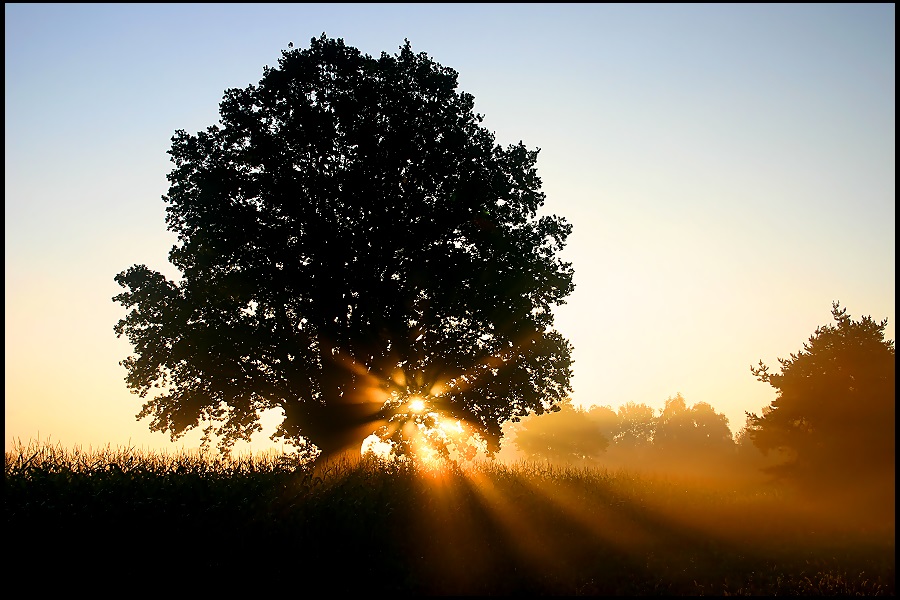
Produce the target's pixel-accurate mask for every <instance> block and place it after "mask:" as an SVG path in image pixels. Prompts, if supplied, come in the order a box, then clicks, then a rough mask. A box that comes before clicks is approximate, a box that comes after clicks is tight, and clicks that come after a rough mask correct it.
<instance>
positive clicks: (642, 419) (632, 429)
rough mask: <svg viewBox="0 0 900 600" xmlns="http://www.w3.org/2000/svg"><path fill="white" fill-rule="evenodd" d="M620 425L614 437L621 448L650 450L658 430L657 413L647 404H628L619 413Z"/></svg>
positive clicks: (622, 406) (621, 407) (620, 408)
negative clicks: (654, 434)
mask: <svg viewBox="0 0 900 600" xmlns="http://www.w3.org/2000/svg"><path fill="white" fill-rule="evenodd" d="M617 414H618V416H619V424H618V427H617V428H616V435H615V437H614V440H615V443H616V446H617V447H619V448H632V449H639V448H649V447H650V446H651V444H652V443H653V433H654V430H655V429H656V415H655V411H654V410H653V409H652V408H650V407H649V406H647V405H646V404H643V403H642V404H635V403H634V402H626V403H625V404H623V405H621V406H620V407H619V410H618V411H617Z"/></svg>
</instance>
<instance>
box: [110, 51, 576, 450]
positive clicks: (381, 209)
mask: <svg viewBox="0 0 900 600" xmlns="http://www.w3.org/2000/svg"><path fill="white" fill-rule="evenodd" d="M456 88H457V73H456V72H455V71H454V70H452V69H450V68H446V67H443V66H441V65H439V64H438V63H436V62H434V61H433V60H432V59H430V58H429V57H428V56H427V55H426V54H425V53H419V54H415V53H413V51H412V49H411V46H410V43H409V41H408V40H407V41H406V43H405V45H403V46H402V47H401V48H400V51H399V53H398V54H396V55H388V54H387V53H382V54H381V56H380V57H379V58H373V57H371V56H369V55H365V54H362V53H360V51H359V50H357V49H355V48H352V47H350V46H347V45H345V44H344V42H343V41H342V40H340V39H337V40H335V39H329V38H327V37H326V36H325V35H324V34H323V35H322V36H321V38H313V39H312V40H311V45H310V47H309V48H307V49H299V48H294V49H289V50H284V51H282V55H281V58H280V59H279V61H278V66H277V67H274V68H269V67H266V68H265V69H264V72H263V77H262V79H261V80H260V82H259V84H258V85H249V86H248V87H246V88H243V89H241V88H236V89H229V90H227V91H226V92H225V95H224V98H223V100H222V102H221V104H220V106H219V113H220V120H219V123H218V124H217V125H213V126H210V127H208V128H207V129H206V130H205V131H201V132H198V133H197V134H196V135H192V134H189V133H187V132H185V131H183V130H179V131H177V132H176V133H175V135H174V136H173V138H172V146H171V149H170V150H169V154H170V155H171V157H172V161H173V163H174V168H173V170H172V171H171V172H170V173H169V175H168V180H169V182H170V188H169V191H168V194H167V195H165V196H163V200H164V201H165V203H166V205H167V206H166V213H167V216H166V223H167V226H168V229H169V230H171V231H172V232H174V233H176V234H177V236H178V241H177V243H176V245H175V246H174V247H173V248H172V250H171V252H170V253H169V260H170V262H171V263H172V264H173V265H174V266H175V267H177V268H178V270H179V271H180V273H181V279H180V280H178V281H169V280H167V279H166V278H165V277H164V276H163V275H161V274H160V273H158V272H155V271H153V270H151V269H150V268H148V267H147V266H145V265H134V266H132V267H130V268H128V269H127V270H125V271H123V272H121V273H119V274H118V275H117V276H116V278H115V279H116V281H117V282H118V283H119V284H120V285H121V286H122V287H123V288H124V289H125V291H124V292H123V293H121V294H119V295H117V296H115V298H114V300H115V301H116V302H119V303H120V304H122V305H123V306H124V307H125V308H127V309H130V310H129V312H128V313H127V316H126V317H125V318H123V319H122V320H120V321H119V322H118V324H117V325H116V327H115V332H116V334H117V335H119V336H122V335H124V336H126V337H127V339H128V340H129V341H130V342H131V344H132V345H133V347H134V354H133V355H132V356H129V357H127V358H126V359H125V360H123V361H122V364H123V365H124V366H125V368H126V370H127V376H126V382H127V385H128V386H129V388H131V389H132V391H134V392H135V393H137V394H139V395H140V396H141V397H147V396H148V395H150V396H151V397H150V398H149V399H148V400H147V401H146V402H145V404H144V405H143V408H142V410H141V411H140V413H139V414H138V418H139V419H140V418H145V417H149V418H150V419H151V423H150V428H151V429H152V430H157V431H163V432H168V433H170V434H171V436H172V439H176V438H177V437H179V436H181V435H183V434H184V433H185V432H187V431H188V430H191V429H193V428H195V427H198V426H199V425H200V424H201V423H206V424H207V425H206V431H207V433H209V432H210V431H212V432H214V433H215V434H217V435H219V436H221V439H222V442H221V443H220V444H221V445H223V446H224V447H225V448H227V447H229V446H230V445H231V444H233V442H234V441H236V440H237V439H248V438H249V436H250V435H251V434H252V433H254V432H255V431H258V430H259V429H260V425H259V413H260V412H261V411H264V410H266V409H280V410H281V411H283V413H284V420H283V422H282V423H281V425H280V426H279V428H278V430H277V432H276V434H275V436H276V437H279V438H282V439H285V440H288V441H297V442H299V441H303V440H308V441H309V442H311V443H313V444H315V445H316V446H317V447H318V448H319V449H320V450H321V451H322V452H323V453H326V454H333V453H336V452H343V451H346V450H348V449H349V450H350V451H353V450H354V449H356V451H358V449H359V447H360V445H361V442H362V440H363V439H365V438H366V437H367V436H368V435H369V434H371V433H372V432H373V431H376V430H377V431H380V432H381V434H382V435H383V436H384V437H386V438H393V439H395V440H400V439H402V438H404V433H403V432H404V427H403V423H404V422H409V421H411V420H412V421H415V419H419V417H416V416H415V415H416V414H428V415H440V418H442V419H444V420H448V421H452V422H455V423H457V424H464V425H465V426H466V427H468V428H469V429H470V430H471V431H472V432H473V433H474V434H477V435H478V436H480V438H481V439H483V440H484V441H485V442H486V444H487V448H488V451H489V452H492V451H496V449H498V448H499V438H500V435H501V425H502V424H503V423H504V422H505V421H507V420H509V419H515V418H517V417H520V416H523V415H526V414H528V413H530V412H536V413H541V412H543V411H545V410H552V409H553V408H554V407H555V405H556V404H557V403H559V402H560V401H561V400H563V399H564V398H565V397H566V395H567V393H568V392H569V391H570V390H571V388H570V385H569V379H570V376H571V362H572V361H571V346H570V344H569V343H568V341H567V340H566V339H564V338H563V337H562V336H561V335H560V334H559V333H558V332H557V331H555V330H554V329H553V315H552V312H551V309H552V307H553V306H555V305H558V304H562V303H564V299H565V297H566V296H567V295H569V294H570V293H571V292H572V290H573V288H574V286H573V283H572V274H573V273H572V267H571V264H570V263H567V262H565V261H563V260H561V259H560V258H559V257H558V252H559V251H560V250H562V248H563V247H564V245H565V241H566V238H567V237H568V235H569V233H570V232H571V225H569V224H568V223H567V222H566V221H565V219H563V218H561V217H558V216H555V215H553V216H540V215H538V210H539V208H540V207H541V206H542V205H543V203H544V200H545V196H544V194H543V193H542V192H541V191H540V188H541V180H540V178H539V177H538V175H537V171H536V167H535V165H536V161H537V155H538V150H537V149H536V150H529V149H528V148H526V146H525V145H524V144H523V143H522V142H519V143H518V144H512V145H509V146H506V147H501V146H500V145H499V144H497V143H495V137H494V135H493V134H492V133H491V132H489V131H488V130H487V129H486V128H485V127H483V126H482V125H481V123H482V116H481V115H479V114H477V113H475V112H474V99H473V97H472V95H470V94H467V93H463V92H457V89H456ZM151 392H153V394H151ZM417 401H418V402H422V403H423V404H424V405H425V406H426V407H427V408H424V409H423V408H417V409H416V410H413V409H411V407H413V406H419V407H421V406H422V405H417V404H416V402H417ZM419 420H420V421H421V419H419ZM407 429H408V428H407Z"/></svg>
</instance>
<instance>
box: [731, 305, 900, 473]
mask: <svg viewBox="0 0 900 600" xmlns="http://www.w3.org/2000/svg"><path fill="white" fill-rule="evenodd" d="M831 312H832V316H833V318H834V321H835V324H834V325H825V326H822V327H818V328H817V329H816V331H815V333H813V335H812V336H811V337H810V338H809V341H808V342H806V343H804V344H803V349H802V350H801V351H800V352H798V353H797V354H793V353H792V354H791V355H790V358H788V359H783V358H779V359H778V362H779V363H780V364H781V373H770V372H769V369H768V367H767V366H766V365H764V364H763V362H762V361H760V362H759V366H758V367H751V368H750V369H751V372H752V373H753V375H754V376H756V377H757V378H758V379H759V380H760V381H762V382H765V383H768V384H769V385H771V386H772V387H773V388H775V390H776V398H775V400H773V401H772V403H771V404H770V405H769V406H767V407H765V408H764V409H763V411H762V414H761V415H760V416H757V415H756V414H754V413H747V428H746V435H747V436H749V437H750V439H751V440H752V441H753V443H754V445H756V447H757V448H759V449H760V450H762V451H763V452H769V451H771V450H778V449H780V450H784V451H789V452H790V453H792V454H793V455H794V456H795V460H794V461H793V462H792V463H791V464H790V465H789V466H788V468H786V469H783V474H785V475H790V476H792V477H797V478H806V479H808V480H810V481H813V480H816V481H818V482H820V483H825V482H831V483H838V484H840V485H845V486H846V485H849V481H850V480H853V479H857V480H858V479H860V478H870V477H872V476H873V475H879V474H881V475H889V476H890V477H893V472H894V464H895V462H894V450H895V449H894V439H895V438H894V436H895V424H894V418H895V402H896V399H895V381H894V377H895V375H894V369H895V362H894V361H895V351H894V342H893V341H892V340H885V339H884V330H885V327H886V326H887V319H885V320H884V321H881V322H877V321H874V320H872V318H871V317H868V316H866V317H862V318H861V319H860V320H858V321H854V320H852V319H851V318H850V317H849V316H848V315H847V310H846V309H845V308H843V309H842V308H840V305H839V303H837V302H835V303H833V305H832V311H831Z"/></svg>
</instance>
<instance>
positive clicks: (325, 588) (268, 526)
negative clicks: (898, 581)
mask: <svg viewBox="0 0 900 600" xmlns="http://www.w3.org/2000/svg"><path fill="white" fill-rule="evenodd" d="M4 474H5V490H4V492H5V493H4V504H5V509H6V510H5V512H6V523H5V532H6V534H7V535H6V536H5V538H6V540H7V548H8V552H7V556H10V552H9V550H12V552H11V557H10V558H8V559H7V560H6V562H5V567H6V572H7V573H9V574H11V575H13V576H15V577H17V578H21V579H23V580H25V581H29V582H33V583H35V584H39V585H41V586H44V585H48V584H50V583H52V582H53V581H56V582H64V583H65V585H66V586H73V585H75V586H79V585H82V586H89V587H100V588H102V587H108V588H110V589H112V588H114V587H115V586H122V585H129V586H134V585H141V586H143V587H144V588H146V589H150V588H151V587H157V588H159V589H160V590H165V589H168V588H169V587H170V586H172V585H175V582H178V586H181V587H179V588H178V589H182V590H183V589H184V588H183V586H186V585H187V586H188V587H189V588H191V589H193V590H195V591H209V590H213V589H217V590H221V591H227V592H236V591H239V590H251V589H257V590H267V591H273V590H276V589H277V590H287V591H290V592H293V593H296V594H302V593H312V592H327V593H329V594H345V593H353V594H363V593H368V594H371V593H391V594H516V593H536V594H563V595H610V594H615V595H646V594H669V595H673V594H674V595H770V594H804V595H894V590H895V584H894V530H893V517H891V519H890V522H887V521H886V520H883V519H882V520H877V521H874V522H873V521H866V520H865V519H863V518H862V517H863V516H864V515H859V514H839V513H835V512H821V511H816V510H814V508H815V507H814V506H813V505H810V504H809V503H808V502H806V501H804V502H801V501H800V500H799V499H797V498H794V497H793V496H792V495H791V493H790V491H789V490H785V489H782V488H778V487H771V486H769V487H743V488H737V487H735V486H733V485H730V484H729V485H727V486H726V485H723V486H720V487H716V486H709V485H707V486H700V485H697V484H695V483H691V482H688V481H683V480H678V479H674V478H664V477H655V476H648V475H645V474H641V473H637V472H628V471H606V470H602V469H591V468H581V469H576V468H565V467H557V466H552V465H546V464H543V465H542V464H527V463H519V464H515V465H505V464H501V463H495V462H481V463H476V464H472V465H468V466H465V467H459V466H455V465H445V466H444V468H430V467H422V466H417V465H415V464H410V463H404V464H398V463H388V462H384V461H380V460H378V459H367V460H365V461H363V462H361V463H359V464H356V465H350V464H345V465H337V466H334V467H333V468H331V469H328V470H326V471H324V472H321V473H320V472H317V471H313V470H312V469H311V468H310V466H309V465H308V464H307V462H306V461H305V460H304V459H303V458H301V457H297V456H285V455H281V454H275V453H257V454H255V455H249V454H247V455H240V456H235V457H223V456H213V455H210V454H208V453H207V454H203V453H199V452H194V453H190V452H182V453H179V454H158V453H152V452H145V451H136V450H135V449H133V448H117V449H113V448H110V447H107V448H101V449H97V450H93V449H89V450H88V451H83V450H81V449H74V450H66V449H64V448H61V447H60V446H58V445H57V446H52V445H49V444H43V445H41V444H37V443H29V444H28V445H23V444H21V443H20V444H18V445H17V446H15V447H14V448H13V449H12V450H11V451H7V452H6V455H5V464H4ZM51 574H52V577H51V576H50V575H51ZM173 589H174V588H173Z"/></svg>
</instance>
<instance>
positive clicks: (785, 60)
mask: <svg viewBox="0 0 900 600" xmlns="http://www.w3.org/2000/svg"><path fill="white" fill-rule="evenodd" d="M4 10H5V17H6V19H5V27H6V47H5V50H6V52H5V67H6V69H5V77H6V81H5V83H6V92H5V94H6V96H5V99H6V102H5V125H6V127H5V130H6V138H5V143H6V145H5V150H6V151H5V169H6V171H5V198H6V202H5V217H6V239H5V251H6V255H5V304H6V329H5V331H6V346H5V350H6V361H5V369H6V372H5V443H6V448H7V449H10V448H11V447H12V446H13V445H14V444H16V443H18V442H22V443H28V442H29V441H40V442H45V441H49V442H51V443H53V444H61V445H62V446H65V447H75V446H78V447H82V448H85V449H87V448H89V447H90V448H103V447H106V446H107V445H110V446H112V447H114V448H116V447H122V446H131V447H135V448H140V449H146V450H154V451H164V452H165V451H177V450H180V449H191V448H194V447H196V446H197V445H198V444H199V436H200V434H199V432H195V433H192V434H189V435H187V436H186V437H184V438H182V439H180V440H178V441H176V442H174V443H173V442H171V441H170V440H169V437H168V435H166V434H163V433H159V432H150V431H149V428H148V423H149V421H147V420H144V421H136V419H135V415H136V414H137V413H138V411H139V410H140V408H141V405H142V403H143V400H142V399H141V398H139V397H138V396H136V395H133V394H131V393H130V392H129V391H128V389H127V388H126V386H125V383H124V376H125V369H124V367H121V366H120V365H119V364H118V363H119V361H120V360H121V359H123V358H124V357H126V356H128V355H129V354H130V353H131V347H130V346H129V344H128V342H127V340H125V339H124V338H123V339H118V338H116V336H115V334H114V333H113V326H114V325H115V323H116V322H117V321H118V320H119V319H121V318H122V317H124V316H125V309H124V308H123V307H121V306H120V305H118V304H116V303H114V302H113V301H112V300H111V298H112V297H113V296H114V295H116V294H117V293H119V292H120V291H121V288H119V286H118V285H117V284H116V283H115V282H114V281H113V277H114V276H115V275H116V274H117V273H119V272H120V271H123V270H125V269H126V268H128V267H129V266H131V265H133V264H141V263H143V264H146V265H148V266H149V267H150V268H151V269H154V270H158V271H160V272H162V273H164V274H165V275H166V276H167V277H169V278H170V279H177V278H178V271H177V270H176V269H175V268H174V267H172V265H170V264H169V263H168V259H167V255H168V251H169V249H170V248H171V246H172V245H173V243H174V242H175V236H174V235H173V234H172V233H170V232H168V231H167V230H166V226H165V222H164V218H165V204H164V202H163V201H162V200H161V196H162V195H164V194H166V192H167V190H168V182H167V180H166V175H167V174H168V173H169V171H170V170H171V168H172V165H171V163H170V162H169V156H168V155H167V154H166V151H167V150H168V149H169V147H170V143H171V137H172V134H173V133H174V132H175V130H177V129H184V130H187V131H188V132H191V133H196V132H197V131H200V130H203V129H205V128H206V127H208V126H210V125H213V124H215V123H216V122H217V121H218V104H219V102H220V100H221V99H222V94H223V92H224V91H225V90H226V89H228V88H233V87H246V86H247V85H249V84H256V83H257V82H258V81H259V79H260V78H261V77H262V71H263V67H264V66H265V65H269V66H275V65H276V64H277V60H278V58H279V56H280V52H281V50H283V49H285V48H286V47H287V44H288V43H289V42H293V44H294V46H295V47H307V46H308V44H309V40H310V38H313V37H318V36H320V35H321V34H322V33H323V32H324V33H326V34H327V35H328V36H329V37H333V38H343V40H344V41H345V43H346V44H348V45H350V46H354V47H356V48H358V49H360V50H361V51H362V52H363V53H366V54H370V55H373V56H378V55H380V53H381V52H382V51H386V52H388V53H391V54H393V53H396V52H397V51H398V49H399V47H400V46H401V45H402V44H403V42H404V39H409V40H410V42H411V44H412V48H413V50H414V51H415V52H422V51H424V52H426V53H427V54H428V55H429V56H430V57H431V58H432V59H433V60H435V61H436V62H438V63H440V64H442V65H444V66H447V67H452V68H453V69H455V70H456V71H458V73H459V90H460V91H465V92H468V93H470V94H472V95H473V96H474V97H475V109H476V111H477V112H479V113H481V114H483V115H484V122H483V125H484V126H485V127H487V128H488V129H489V130H491V131H493V132H494V133H495V135H496V140H497V142H498V143H500V144H502V145H504V146H505V145H507V144H511V143H517V142H519V141H520V140H521V141H522V142H524V143H525V145H526V146H528V147H529V148H535V147H538V148H540V149H541V151H540V155H539V159H538V163H537V169H538V174H539V175H540V177H541V179H542V181H543V191H544V192H545V194H546V196H547V199H546V203H545V205H544V208H543V210H544V212H545V213H547V214H551V213H552V214H557V215H560V216H563V217H565V218H566V219H567V220H568V221H569V222H570V223H571V224H572V225H573V233H572V234H571V236H570V237H569V243H568V246H567V247H566V249H565V250H564V252H563V253H562V257H563V258H565V259H566V260H569V261H571V262H572V263H573V267H574V271H575V286H576V287H575V291H574V293H573V294H572V295H571V296H570V297H569V298H568V302H567V303H566V304H565V305H563V306H560V307H558V308H557V309H556V310H555V315H556V326H557V329H558V330H559V331H560V332H561V333H562V334H563V335H564V336H565V337H567V338H568V339H569V341H570V342H571V343H572V345H573V346H574V352H573V357H574V360H575V364H574V377H573V379H572V385H573V388H574V391H573V394H572V399H573V401H574V402H575V403H576V404H577V405H581V406H585V407H586V406H591V405H608V406H611V407H613V408H614V409H615V408H617V407H618V406H620V405H622V404H624V403H626V402H629V401H631V402H636V403H641V402H643V403H646V404H649V405H650V406H653V407H655V408H662V406H663V404H664V403H665V400H666V399H667V398H669V397H671V396H674V395H676V394H677V393H681V394H682V395H683V396H684V398H685V400H686V401H687V403H688V405H691V404H694V403H697V402H707V403H709V404H711V405H712V406H713V407H714V408H715V409H716V410H717V411H718V412H721V413H724V414H725V415H726V416H727V417H728V419H729V425H730V427H731V429H732V431H733V432H735V433H737V432H738V431H739V430H740V428H741V427H743V425H744V423H745V414H744V413H745V411H750V412H759V411H760V410H761V408H762V407H763V406H765V405H767V404H769V402H771V401H772V400H773V399H774V397H775V391H774V390H773V388H771V387H770V386H768V385H767V384H764V383H761V382H758V381H757V380H756V379H755V378H754V377H753V376H752V375H751V373H750V365H752V364H756V363H758V361H759V360H762V361H763V362H765V363H766V364H769V365H770V367H771V368H772V369H773V370H774V369H776V368H777V366H778V362H777V359H778V358H779V357H785V358H786V357H788V356H789V354H790V353H792V352H794V353H796V352H797V351H799V350H800V349H801V348H802V345H803V343H804V342H805V341H807V339H808V338H809V336H810V335H812V333H813V332H814V331H815V329H816V327H818V326H820V325H826V324H829V323H831V322H832V318H831V305H832V302H833V301H840V303H841V305H842V306H844V307H846V308H847V310H848V313H849V314H850V315H851V316H852V317H854V318H859V317H860V316H862V315H871V316H872V317H873V318H875V319H877V320H881V319H884V318H887V319H888V328H887V331H886V337H888V338H889V339H895V334H894V331H895V329H894V317H895V308H894V307H895V235H896V230H895V217H896V215H895V187H894V180H895V167H894V164H895V66H894V60H895V59H894V56H895V40H894V37H895V33H894V27H895V25H894V22H895V8H894V5H893V4H868V5H865V4H864V5H858V4H852V5H850V4H843V5H842V4H824V5H815V4H804V5H781V4H776V5H771V4H770V5H752V4H751V5H706V4H703V5H677V4H676V5H606V4H602V5H601V4H252V5H251V4H194V5H192V4H148V5H141V4H122V5H116V4H82V5H78V4H55V5H54V4H6V5H5V8H4ZM272 418H273V416H272V415H269V416H268V417H267V419H266V420H265V421H264V423H265V425H266V431H264V432H263V433H261V434H258V435H256V436H255V437H254V438H253V440H252V441H251V443H249V444H239V445H238V446H236V450H238V451H243V450H252V451H258V450H263V449H267V448H269V447H271V446H273V443H272V442H271V441H270V440H269V439H268V437H267V434H269V433H271V431H272V430H273V429H274V426H275V422H274V421H273V420H272ZM275 447H276V448H277V447H279V446H278V445H275Z"/></svg>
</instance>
